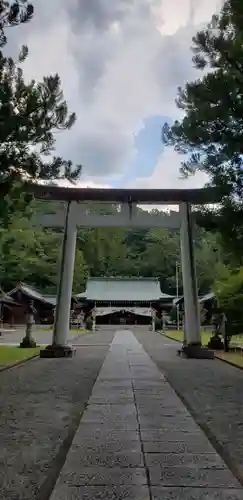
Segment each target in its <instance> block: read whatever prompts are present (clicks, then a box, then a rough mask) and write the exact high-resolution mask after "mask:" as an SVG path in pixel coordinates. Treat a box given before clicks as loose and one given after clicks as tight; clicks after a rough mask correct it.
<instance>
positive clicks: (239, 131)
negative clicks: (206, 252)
mask: <svg viewBox="0 0 243 500" xmlns="http://www.w3.org/2000/svg"><path fill="white" fill-rule="evenodd" d="M192 50H193V53H194V56H193V63H194V65H195V66H196V68H197V69H198V70H201V71H203V73H202V75H201V78H198V79H197V80H196V81H193V82H189V83H187V84H186V86H185V88H183V89H182V88H179V95H178V98H177V101H176V102H177V106H178V108H179V109H180V110H181V111H182V112H183V114H184V116H183V118H182V120H180V121H176V122H175V123H174V124H173V126H172V127H169V126H168V124H166V125H165V127H164V131H163V132H164V133H163V136H164V140H165V142H166V144H168V145H170V146H174V147H175V148H176V150H177V151H179V152H181V153H186V154H187V155H188V156H187V160H186V161H184V162H183V163H182V167H181V170H182V172H183V173H184V175H186V176H187V175H191V174H194V173H195V172H197V171H198V170H201V171H203V172H206V173H207V174H208V175H209V178H210V181H211V183H212V184H213V185H216V186H219V187H220V188H221V189H222V193H223V192H225V191H224V190H225V186H227V187H228V188H230V191H229V193H230V195H229V196H228V197H225V199H224V203H223V205H224V207H223V210H224V212H223V216H224V217H223V219H224V220H223V223H222V224H221V222H222V219H221V220H220V218H218V219H217V222H218V223H219V224H221V226H220V228H221V230H222V231H224V232H225V230H226V232H227V234H228V235H229V236H230V238H232V236H234V237H236V233H237V237H239V234H238V233H239V228H238V224H239V222H240V220H241V223H240V225H241V226H242V220H243V219H242V211H243V202H242V194H243V169H242V166H243V156H242V155H243V62H242V61H243V2H242V1H240V0H226V1H225V3H224V5H223V7H222V9H221V11H220V13H219V14H218V15H214V16H213V18H212V20H211V22H210V23H209V24H208V26H207V27H206V29H203V30H201V31H199V32H198V33H197V34H196V36H195V37H194V38H193V47H192ZM232 211H233V212H234V216H233V218H234V221H233V224H232V215H231V220H230V222H229V224H228V225H227V224H226V219H227V216H230V214H232ZM236 220H237V224H236V223H235V221H236ZM226 226H227V227H226ZM241 233H242V234H243V228H241ZM241 239H242V242H243V236H242V237H241Z"/></svg>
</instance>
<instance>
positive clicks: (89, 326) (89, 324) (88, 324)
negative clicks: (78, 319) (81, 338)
mask: <svg viewBox="0 0 243 500" xmlns="http://www.w3.org/2000/svg"><path fill="white" fill-rule="evenodd" d="M85 328H86V330H89V331H91V330H92V329H93V320H92V318H91V316H89V317H88V318H87V319H86V324H85Z"/></svg>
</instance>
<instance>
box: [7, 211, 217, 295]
mask: <svg viewBox="0 0 243 500" xmlns="http://www.w3.org/2000/svg"><path fill="white" fill-rule="evenodd" d="M53 206H55V207H56V206H57V204H56V203H55V205H52V204H50V203H49V204H47V202H41V201H39V202H37V201H35V202H33V203H32V205H31V206H30V207H29V208H26V207H25V208H24V210H23V211H21V210H18V211H17V212H16V211H14V213H13V215H12V218H11V221H10V224H9V226H8V227H7V226H5V227H6V228H5V229H1V230H0V250H1V263H0V283H1V286H2V287H3V289H4V290H6V291H7V290H9V289H11V288H12V287H14V286H15V285H16V283H17V282H18V281H24V282H27V283H28V284H30V285H35V286H37V287H38V288H40V289H42V290H43V291H45V292H49V293H52V292H55V291H56V285H57V280H58V263H59V256H60V248H61V241H62V234H61V231H58V230H41V229H40V230H38V229H36V228H35V227H33V224H32V222H31V216H32V215H33V214H38V213H39V214H41V213H44V212H47V211H49V210H50V209H51V210H52V208H53ZM92 210H95V211H96V212H98V213H112V212H113V213H114V211H115V210H116V208H115V207H114V206H110V207H107V206H105V205H100V206H96V207H93V208H92ZM158 216H159V213H158ZM195 236H196V256H197V270H198V281H199V287H200V293H204V292H207V291H208V290H209V289H210V288H211V286H212V284H213V275H212V269H213V268H214V269H216V267H217V266H218V264H219V262H221V261H222V250H221V246H220V239H219V236H218V235H217V234H211V233H207V232H205V231H204V230H202V229H199V228H197V231H196V235H195ZM179 260H180V238H179V233H178V232H169V231H167V230H163V229H152V230H146V229H143V230H136V231H132V230H126V229H89V230H83V229H80V230H79V231H78V237H77V251H76V264H75V276H74V286H73V288H74V292H80V291H82V290H83V289H84V288H85V282H86V279H87V276H88V275H90V276H104V275H105V276H154V277H157V276H158V277H159V278H160V281H161V288H162V290H163V291H164V292H167V293H175V292H176V283H175V280H176V278H175V269H176V261H179ZM181 285H182V283H181V276H180V290H181Z"/></svg>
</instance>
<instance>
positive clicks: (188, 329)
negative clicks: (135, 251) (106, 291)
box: [32, 186, 218, 359]
mask: <svg viewBox="0 0 243 500" xmlns="http://www.w3.org/2000/svg"><path fill="white" fill-rule="evenodd" d="M32 189H33V188H32ZM40 189H41V190H42V191H41V194H40V192H39V193H38V192H37V197H39V198H45V199H46V198H47V199H53V188H50V193H49V198H48V186H47V187H44V188H43V187H42V188H40V187H36V186H35V188H34V189H33V190H34V191H36V190H37V191H38V190H39V191H40ZM74 190H76V193H77V194H75V192H74ZM54 191H55V189H54ZM57 191H59V189H58V188H56V191H55V193H56V194H55V197H54V199H58V200H66V201H67V203H66V209H65V211H62V212H59V213H56V214H47V215H44V216H42V217H41V218H39V219H38V220H36V221H35V222H36V223H37V224H38V225H41V226H42V227H64V235H63V244H62V257H61V264H60V276H59V287H58V294H57V306H56V315H55V324H54V331H53V341H52V344H51V345H49V346H47V347H46V349H45V350H42V351H41V357H48V358H50V357H71V356H73V355H74V353H75V350H74V349H73V348H72V347H71V346H69V345H68V334H69V327H70V304H71V297H72V285H73V273H74V264H75V251H76V235H77V227H127V228H138V227H139V228H144V227H146V228H153V227H160V228H168V229H170V230H178V229H180V235H181V264H182V276H183V291H184V305H185V341H184V343H183V345H182V348H181V350H180V353H181V354H182V355H183V356H186V357H188V358H191V357H193V358H208V359H212V358H213V357H214V353H213V351H210V350H209V349H207V348H204V347H203V346H202V342H201V334H200V320H199V305H198V292H197V279H196V265H195V255H194V242H193V221H192V213H191V202H190V201H187V200H185V201H180V199H179V200H177V201H174V200H173V196H172V197H171V198H169V199H171V200H172V201H171V202H170V204H171V203H174V204H179V212H178V213H177V214H176V213H175V212H174V213H173V215H172V216H168V215H167V214H165V213H161V214H160V215H159V216H158V215H156V216H153V215H151V216H150V215H147V214H146V213H145V214H142V213H141V212H138V211H137V203H139V202H141V201H143V200H141V199H140V198H139V195H138V198H139V199H137V201H136V203H134V201H131V200H130V201H129V199H128V201H127V203H125V202H123V203H121V204H120V205H121V210H120V212H119V213H118V214H117V215H111V216H104V215H94V214H90V213H89V212H88V211H87V208H85V205H84V203H83V201H84V200H87V198H85V195H86V193H87V189H86V190H85V189H83V190H82V196H81V197H80V199H81V200H83V201H82V203H77V201H76V200H78V198H77V197H78V192H80V191H81V190H80V189H77V188H72V189H71V190H70V189H69V188H66V190H65V193H64V192H63V190H62V197H59V195H58V193H57ZM69 191H72V193H74V195H73V196H74V199H71V200H70V198H68V192H69ZM88 191H89V194H90V193H91V195H90V196H91V198H89V200H91V201H94V200H95V201H98V200H99V198H97V194H96V197H95V195H94V198H92V192H91V191H92V190H91V189H89V190H88ZM93 191H96V193H97V190H96V189H93ZM103 191H106V193H107V190H103ZM108 191H109V193H108V194H109V196H111V192H112V191H116V190H108ZM121 191H124V193H125V192H126V193H127V190H120V192H121ZM143 191H145V190H143ZM158 191H160V190H157V194H158ZM161 191H162V190H161ZM175 191H176V190H173V192H174V193H175ZM178 191H179V190H177V198H178ZM190 191H191V193H192V192H193V193H194V194H193V200H194V199H195V200H197V197H196V194H195V191H198V192H199V191H200V192H201V193H202V191H203V190H188V192H190ZM205 191H206V190H205ZM134 192H135V190H133V194H134ZM43 193H44V194H43ZM106 193H105V194H104V193H103V194H102V196H105V197H106ZM147 193H148V195H149V193H150V196H151V198H152V199H150V198H149V200H150V203H155V201H156V200H154V196H153V194H154V192H153V191H150V192H149V191H147ZM164 193H166V196H167V197H166V200H164V201H162V202H161V201H160V203H164V202H165V201H167V200H168V190H167V191H164ZM139 194H140V195H141V190H139ZM148 195H147V196H148ZM75 196H76V198H75ZM162 196H163V194H161V200H163V197H162ZM207 196H208V195H207ZM213 196H214V195H213ZM135 197H136V196H135ZM211 198H212V196H211ZM203 199H204V198H203ZM101 201H102V200H101ZM105 201H106V200H105ZM109 201H110V200H109ZM109 201H106V202H109ZM211 201H212V200H211ZM216 201H218V200H216ZM112 202H113V203H117V204H119V202H120V200H119V199H116V194H114V199H113V200H112ZM200 202H201V203H204V201H200V200H198V201H193V203H197V204H200ZM157 203H158V202H157Z"/></svg>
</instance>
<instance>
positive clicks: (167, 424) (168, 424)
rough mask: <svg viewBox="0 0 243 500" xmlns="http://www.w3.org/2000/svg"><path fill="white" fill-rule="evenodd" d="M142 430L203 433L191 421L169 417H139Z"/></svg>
mask: <svg viewBox="0 0 243 500" xmlns="http://www.w3.org/2000/svg"><path fill="white" fill-rule="evenodd" d="M139 425H140V429H141V430H144V429H150V430H152V429H155V430H157V429H158V430H159V431H160V432H185V433H192V432H193V433H197V432H198V433H201V429H200V428H199V427H198V426H197V425H196V424H195V423H194V422H193V421H192V420H191V419H187V420H182V419H181V420H180V419H179V418H177V419H176V418H174V417H172V418H171V421H170V419H169V417H159V416H156V415H154V418H153V417H150V418H148V417H143V416H139Z"/></svg>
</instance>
